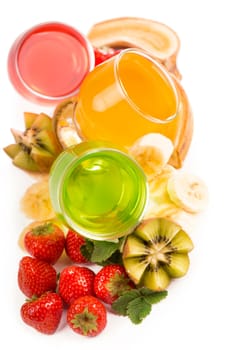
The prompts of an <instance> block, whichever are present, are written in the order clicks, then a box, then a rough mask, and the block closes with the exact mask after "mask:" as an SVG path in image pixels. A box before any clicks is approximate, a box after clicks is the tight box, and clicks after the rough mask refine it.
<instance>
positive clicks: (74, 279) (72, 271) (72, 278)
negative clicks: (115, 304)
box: [58, 265, 95, 305]
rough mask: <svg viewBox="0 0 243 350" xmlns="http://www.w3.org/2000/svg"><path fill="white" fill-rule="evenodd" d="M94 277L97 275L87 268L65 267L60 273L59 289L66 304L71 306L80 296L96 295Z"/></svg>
mask: <svg viewBox="0 0 243 350" xmlns="http://www.w3.org/2000/svg"><path fill="white" fill-rule="evenodd" d="M94 277H95V273H94V272H93V271H92V270H91V269H89V268H87V267H81V266H75V265H72V266H67V267H65V268H64V269H63V270H62V271H61V273H60V278H59V289H58V290H59V293H60V295H61V297H62V299H63V300H64V302H65V303H66V304H68V305H70V304H71V303H72V302H73V301H74V300H75V299H77V298H78V297H80V296H84V295H89V294H94V292H93V282H94Z"/></svg>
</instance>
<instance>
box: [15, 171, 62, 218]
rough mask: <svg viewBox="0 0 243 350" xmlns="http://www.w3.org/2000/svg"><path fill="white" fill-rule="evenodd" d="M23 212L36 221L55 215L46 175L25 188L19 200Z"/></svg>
mask: <svg viewBox="0 0 243 350" xmlns="http://www.w3.org/2000/svg"><path fill="white" fill-rule="evenodd" d="M20 208H21V210H22V211H23V212H24V214H25V215H26V216H27V217H29V218H31V219H33V220H37V221H42V220H49V219H52V218H54V217H55V212H54V210H53V208H52V205H51V200H50V195H49V184H48V177H44V178H43V179H41V180H39V181H37V182H35V183H33V184H32V185H31V186H30V187H29V188H27V190H26V192H25V193H24V195H23V197H22V198H21V201H20Z"/></svg>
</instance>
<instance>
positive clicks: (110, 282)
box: [94, 264, 134, 304]
mask: <svg viewBox="0 0 243 350" xmlns="http://www.w3.org/2000/svg"><path fill="white" fill-rule="evenodd" d="M132 288H134V284H133V282H132V281H131V280H130V279H129V277H128V275H127V273H126V270H125V269H124V267H123V266H121V265H118V264H113V265H106V266H104V267H102V268H101V270H100V271H99V272H98V273H97V274H96V276H95V279H94V293H95V295H96V296H97V297H98V298H99V299H101V300H102V301H104V302H105V303H107V304H112V303H113V302H114V301H115V300H116V299H118V297H119V296H120V295H121V293H122V292H124V291H127V290H130V289H132Z"/></svg>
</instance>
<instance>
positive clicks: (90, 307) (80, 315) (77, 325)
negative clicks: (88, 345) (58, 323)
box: [67, 295, 107, 337]
mask: <svg viewBox="0 0 243 350" xmlns="http://www.w3.org/2000/svg"><path fill="white" fill-rule="evenodd" d="M67 323H68V325H69V326H70V327H71V329H72V330H73V331H74V332H77V333H79V334H82V335H86V336H88V337H94V336H96V335H98V334H99V333H101V332H102V331H103V329H104V328H105V326H106V323H107V311H106V308H105V306H104V305H103V304H102V303H101V302H100V301H99V300H98V299H97V298H95V297H94V296H92V295H86V296H83V297H79V298H78V299H76V300H75V301H74V302H73V303H72V304H71V306H70V307H69V309H68V311H67Z"/></svg>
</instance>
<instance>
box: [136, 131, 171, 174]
mask: <svg viewBox="0 0 243 350" xmlns="http://www.w3.org/2000/svg"><path fill="white" fill-rule="evenodd" d="M173 150H174V146H173V144H172V142H171V140H170V139H169V138H168V137H166V136H163V135H161V134H158V133H150V134H147V135H144V136H142V137H141V138H139V139H138V140H137V141H136V142H135V143H134V144H133V145H132V147H131V148H130V149H129V154H130V155H131V157H133V158H134V159H135V160H136V161H137V162H138V164H140V166H141V167H142V168H143V170H144V172H145V174H146V176H147V178H148V180H151V179H153V178H154V177H155V176H156V175H158V174H160V173H161V171H162V170H163V168H164V166H165V165H166V164H167V162H168V161H169V159H170V156H171V154H172V152H173Z"/></svg>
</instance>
